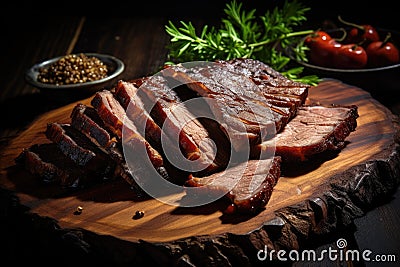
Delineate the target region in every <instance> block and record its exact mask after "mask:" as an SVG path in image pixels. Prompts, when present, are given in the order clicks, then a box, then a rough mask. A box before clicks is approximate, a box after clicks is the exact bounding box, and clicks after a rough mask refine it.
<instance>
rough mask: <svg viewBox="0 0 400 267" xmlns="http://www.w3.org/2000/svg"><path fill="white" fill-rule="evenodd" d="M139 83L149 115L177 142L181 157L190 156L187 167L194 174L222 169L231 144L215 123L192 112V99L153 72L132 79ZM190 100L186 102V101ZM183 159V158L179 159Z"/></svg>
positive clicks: (227, 157)
mask: <svg viewBox="0 0 400 267" xmlns="http://www.w3.org/2000/svg"><path fill="white" fill-rule="evenodd" d="M134 83H136V84H140V87H139V91H138V95H139V96H140V98H141V99H142V101H144V102H145V105H146V107H147V109H149V110H151V113H150V114H151V116H152V117H153V118H154V120H155V121H156V122H157V124H158V125H160V127H162V131H163V133H165V134H166V135H167V136H168V137H169V138H170V139H171V140H178V141H176V143H177V145H178V146H179V148H180V150H181V151H182V153H183V155H184V157H185V158H186V159H189V160H190V162H188V163H187V166H188V167H187V169H188V170H190V171H191V172H194V173H196V174H197V175H202V174H206V173H211V172H215V171H218V170H221V169H223V168H224V167H225V166H226V164H227V162H228V160H229V155H230V144H229V142H228V140H226V138H225V135H224V134H223V133H222V131H221V130H220V128H219V126H216V125H215V123H214V124H213V123H207V125H204V124H203V122H204V120H205V119H204V120H202V119H201V118H199V117H205V116H207V115H206V114H195V109H196V108H195V107H194V106H195V105H197V104H196V103H194V101H189V102H186V101H185V100H186V99H182V98H181V95H179V94H178V93H177V91H176V90H175V88H171V87H170V86H169V85H168V81H167V80H166V79H165V78H164V77H162V76H160V75H155V76H152V77H147V78H146V79H143V78H142V79H140V80H139V81H136V82H134ZM188 103H189V104H188ZM182 161H183V159H182Z"/></svg>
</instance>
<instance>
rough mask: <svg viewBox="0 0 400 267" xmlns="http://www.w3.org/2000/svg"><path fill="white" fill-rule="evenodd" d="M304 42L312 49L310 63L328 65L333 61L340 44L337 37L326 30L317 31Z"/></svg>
mask: <svg viewBox="0 0 400 267" xmlns="http://www.w3.org/2000/svg"><path fill="white" fill-rule="evenodd" d="M304 44H305V45H306V46H307V47H308V48H309V49H310V51H309V60H310V63H312V64H315V65H317V66H322V67H328V66H330V65H331V63H332V57H333V55H334V53H335V49H336V48H337V47H338V46H340V44H339V43H337V42H336V40H335V39H332V37H331V36H330V35H329V34H328V33H327V32H325V31H315V32H314V33H312V34H310V35H308V36H307V37H306V39H305V40H304Z"/></svg>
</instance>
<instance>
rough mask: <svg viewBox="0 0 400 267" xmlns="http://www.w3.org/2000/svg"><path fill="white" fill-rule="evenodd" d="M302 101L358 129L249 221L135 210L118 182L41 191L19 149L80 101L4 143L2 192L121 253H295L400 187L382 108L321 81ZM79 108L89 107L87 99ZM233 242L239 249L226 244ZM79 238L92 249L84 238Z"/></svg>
mask: <svg viewBox="0 0 400 267" xmlns="http://www.w3.org/2000/svg"><path fill="white" fill-rule="evenodd" d="M307 101H308V102H316V101H318V102H320V103H321V104H339V105H350V104H355V105H357V106H358V108H359V110H358V111H359V115H360V117H359V118H358V120H357V121H358V126H357V128H356V130H355V132H353V133H351V134H350V136H349V137H348V144H347V146H346V147H345V148H344V149H343V150H341V151H340V153H339V154H337V155H335V156H334V157H332V158H329V159H327V160H325V161H321V162H309V163H307V164H304V166H302V167H304V169H302V170H301V172H300V173H299V172H298V173H297V174H290V173H286V175H285V176H282V177H281V178H280V180H279V181H278V184H277V185H276V187H275V189H274V191H273V193H272V197H271V199H270V201H269V203H268V205H267V206H266V209H265V210H264V211H262V212H260V213H259V214H257V215H255V216H252V217H245V216H236V217H226V216H224V215H223V213H222V212H221V211H220V210H219V209H218V207H217V204H215V205H213V204H211V205H207V206H203V207H195V208H179V207H174V206H169V205H167V204H164V203H161V202H159V201H158V200H156V199H150V200H145V201H139V202H136V201H135V200H133V198H132V195H133V193H132V191H131V189H130V188H129V185H128V184H127V183H126V182H125V181H123V180H122V179H121V180H118V181H115V182H111V183H104V184H100V185H98V186H97V185H96V186H92V187H88V188H86V189H83V190H80V191H77V192H75V193H73V194H66V195H59V194H57V189H55V188H54V187H52V188H50V187H44V186H43V185H40V184H39V183H37V180H35V178H34V177H32V176H31V175H30V174H29V173H28V172H26V171H25V170H23V169H21V168H18V167H17V166H16V165H15V163H14V159H15V157H16V156H17V155H18V154H19V153H20V152H21V150H22V149H23V148H26V147H29V146H30V145H31V144H33V143H38V142H40V141H43V142H47V141H46V138H45V135H44V129H45V127H46V124H47V123H48V122H54V121H57V122H69V114H70V111H71V110H72V108H73V107H74V106H75V105H76V103H72V104H70V105H68V106H65V107H62V108H59V109H56V110H54V111H51V112H49V113H46V114H44V115H42V116H41V117H39V118H37V120H35V121H34V122H33V123H32V125H30V127H29V128H27V129H26V130H25V131H24V132H22V134H21V135H20V136H19V137H17V138H15V139H14V140H12V141H11V142H10V144H9V145H8V147H7V148H6V149H5V150H4V152H3V154H2V160H1V165H0V166H1V169H0V170H1V178H0V184H1V186H2V187H4V188H7V189H9V190H11V191H13V192H14V194H15V195H16V196H17V197H18V198H19V200H20V203H21V204H22V205H25V206H27V207H28V208H29V212H30V213H35V214H38V215H40V216H48V217H50V218H53V219H55V220H56V221H57V223H58V224H59V226H60V227H62V228H66V229H67V228H69V229H74V228H79V229H84V231H89V232H93V233H95V234H98V235H101V236H112V237H115V238H117V239H118V240H121V244H120V245H121V246H124V244H125V245H126V243H125V242H122V241H128V243H129V244H131V245H132V246H133V247H139V246H141V245H143V243H142V242H143V241H146V242H149V243H151V244H159V245H160V246H159V247H158V248H154V249H156V250H157V249H162V248H163V247H167V246H168V245H171V244H175V245H176V246H178V247H180V246H182V247H181V251H185V249H188V247H189V246H190V244H192V243H193V242H205V241H207V242H212V243H213V242H219V243H221V244H222V243H224V244H225V243H230V246H232V248H231V249H233V248H235V247H236V248H237V249H238V251H239V254H238V257H241V256H243V257H245V256H256V254H254V255H245V254H246V252H245V251H248V250H246V249H244V248H243V247H242V246H248V244H249V243H250V244H253V246H254V249H262V247H261V246H263V245H264V244H265V245H266V244H269V245H271V246H272V247H279V246H282V244H285V246H286V247H289V248H290V247H293V248H298V247H299V246H301V243H300V239H299V238H298V237H299V235H301V240H306V239H307V238H308V237H310V236H312V235H313V234H318V233H322V232H329V231H332V230H334V229H335V228H336V227H340V226H341V224H345V223H348V222H349V221H351V220H353V219H355V218H356V217H358V216H362V215H363V213H364V212H366V211H367V210H368V209H369V208H370V207H372V206H373V204H374V203H375V202H376V201H377V199H378V198H381V197H384V196H387V195H390V194H391V192H393V190H394V189H395V188H396V187H397V185H398V184H399V179H400V178H399V177H400V175H399V173H400V149H399V138H398V137H399V127H398V126H399V125H398V118H397V117H395V116H394V115H393V114H392V113H391V112H390V111H389V110H388V109H387V108H386V107H384V106H383V105H381V104H380V103H379V102H378V101H376V100H375V99H373V98H372V97H371V95H370V94H369V93H368V92H366V91H364V90H362V89H360V88H357V87H353V86H350V85H347V84H344V83H341V82H340V81H337V80H324V81H323V82H321V83H320V84H319V85H318V86H316V87H313V88H311V89H310V92H309V98H308V100H307ZM83 103H85V104H88V103H90V98H89V99H86V100H84V101H83ZM228 233H229V235H227V234H228ZM232 235H233V236H236V237H240V238H241V240H243V242H233V243H232V242H231V241H230V240H231V237H232ZM82 238H89V240H86V241H85V242H89V243H90V242H91V240H90V237H88V236H86V237H82ZM216 240H218V241H216ZM296 240H297V241H296ZM96 242H97V241H96ZM180 242H183V243H180ZM182 244H185V245H184V246H183V245H182ZM245 244H247V245H245ZM105 245H106V243H105ZM258 247H259V248H258ZM240 251H241V253H242V255H240ZM132 253H134V251H132ZM188 253H189V252H188ZM220 253H222V254H224V253H226V252H224V251H220Z"/></svg>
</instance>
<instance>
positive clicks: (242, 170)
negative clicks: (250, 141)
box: [186, 157, 281, 213]
mask: <svg viewBox="0 0 400 267" xmlns="http://www.w3.org/2000/svg"><path fill="white" fill-rule="evenodd" d="M280 164H281V158H280V157H273V158H272V159H263V160H249V161H247V162H242V163H240V164H238V165H236V166H233V167H230V168H227V169H226V170H224V171H223V172H219V173H215V174H212V175H210V176H207V177H202V178H196V177H192V178H191V179H189V180H188V181H187V182H186V186H188V187H199V188H200V190H201V191H196V194H197V195H196V196H193V195H192V197H198V194H204V195H205V196H210V195H211V196H212V195H214V194H220V193H221V192H222V193H224V192H226V194H225V195H224V196H225V197H227V198H228V199H229V200H230V201H231V206H229V207H228V208H227V209H226V210H225V213H235V212H239V213H255V212H258V211H260V210H261V209H262V208H265V206H266V205H267V203H268V201H269V199H270V197H271V195H272V191H273V188H274V187H275V185H276V183H277V182H278V180H279V177H280V175H281V168H280V166H281V165H280ZM188 192H191V191H188Z"/></svg>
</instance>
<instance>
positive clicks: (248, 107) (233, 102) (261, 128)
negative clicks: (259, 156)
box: [163, 65, 284, 151]
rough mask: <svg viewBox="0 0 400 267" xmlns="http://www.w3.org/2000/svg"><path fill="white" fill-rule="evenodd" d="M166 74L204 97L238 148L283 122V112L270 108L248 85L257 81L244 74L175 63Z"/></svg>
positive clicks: (257, 140) (244, 147) (269, 133)
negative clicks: (252, 80)
mask: <svg viewBox="0 0 400 267" xmlns="http://www.w3.org/2000/svg"><path fill="white" fill-rule="evenodd" d="M163 74H164V75H166V76H167V77H171V78H173V79H175V80H177V81H178V82H180V83H182V84H186V85H187V87H188V88H190V89H192V90H193V91H195V92H197V93H198V94H199V95H200V96H202V97H203V99H204V100H205V101H206V103H207V104H208V105H209V107H210V109H211V111H212V112H213V115H214V116H215V120H216V121H218V122H219V123H220V124H221V126H222V129H223V130H224V132H225V134H226V135H227V136H228V138H229V140H230V142H231V144H232V146H233V148H234V149H235V150H236V151H244V150H249V147H250V149H251V147H252V146H253V145H255V144H259V143H261V142H262V141H265V140H267V139H269V138H271V136H273V134H274V133H275V127H277V128H280V127H281V125H282V119H283V117H284V116H283V115H282V114H280V113H277V112H271V109H270V107H269V106H268V104H266V103H265V101H263V100H264V98H263V96H260V94H259V92H257V91H256V90H249V89H248V87H255V86H256V85H255V84H254V83H253V82H251V81H250V80H249V79H248V78H246V77H244V76H243V75H237V74H234V73H232V72H229V70H227V69H226V68H217V67H215V66H214V65H211V66H210V65H205V66H203V65H198V66H194V67H190V68H186V67H184V66H182V65H173V66H170V67H167V68H165V69H164V70H163Z"/></svg>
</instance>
